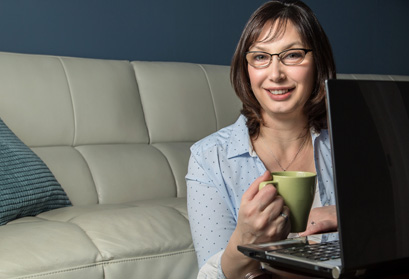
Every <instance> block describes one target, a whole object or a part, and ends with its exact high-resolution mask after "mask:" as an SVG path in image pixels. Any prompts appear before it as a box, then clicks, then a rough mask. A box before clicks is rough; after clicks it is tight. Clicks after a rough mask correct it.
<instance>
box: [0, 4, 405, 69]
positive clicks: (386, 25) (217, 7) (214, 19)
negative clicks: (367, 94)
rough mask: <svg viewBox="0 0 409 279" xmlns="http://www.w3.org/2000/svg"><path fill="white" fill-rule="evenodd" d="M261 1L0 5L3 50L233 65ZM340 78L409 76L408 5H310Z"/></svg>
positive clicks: (1, 45) (0, 33)
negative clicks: (350, 75) (354, 75)
mask: <svg viewBox="0 0 409 279" xmlns="http://www.w3.org/2000/svg"><path fill="white" fill-rule="evenodd" d="M264 2H265V1H261V0H200V1H198V0H156V1H151V0H0V42H1V43H0V51H11V52H22V53H38V54H52V55H63V56H78V57H91V58H106V59H124V60H154V61H158V60H159V61H181V62H195V63H206V64H222V65H229V64H230V61H231V57H232V54H233V52H234V49H235V46H236V44H237V41H238V39H239V37H240V33H241V31H242V29H243V27H244V25H245V23H246V21H247V19H248V18H249V16H250V15H251V13H252V12H253V11H254V10H255V9H256V8H257V7H259V6H260V5H261V4H262V3H264ZM305 2H306V3H307V4H308V5H309V6H310V7H311V8H312V9H313V10H314V11H315V13H316V14H317V16H318V18H319V20H320V21H321V24H322V25H323V27H324V29H325V30H326V32H327V34H328V36H329V38H330V41H331V43H332V46H333V50H334V53H335V59H336V63H337V70H338V72H340V73H370V74H401V75H409V56H408V52H409V51H408V48H409V35H408V34H409V17H408V16H407V13H408V11H409V1H407V0H342V1H338V0H306V1H305Z"/></svg>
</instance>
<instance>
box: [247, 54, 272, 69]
mask: <svg viewBox="0 0 409 279" xmlns="http://www.w3.org/2000/svg"><path fill="white" fill-rule="evenodd" d="M270 58H271V56H270V55H269V54H267V53H264V52H258V51H256V52H249V53H247V55H246V59H247V62H248V63H249V64H250V65H251V66H254V67H265V66H267V65H268V64H269V63H270Z"/></svg>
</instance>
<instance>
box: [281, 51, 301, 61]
mask: <svg viewBox="0 0 409 279" xmlns="http://www.w3.org/2000/svg"><path fill="white" fill-rule="evenodd" d="M302 57H303V54H302V51H290V52H287V53H285V54H284V56H283V58H282V59H286V60H297V59H300V58H302Z"/></svg>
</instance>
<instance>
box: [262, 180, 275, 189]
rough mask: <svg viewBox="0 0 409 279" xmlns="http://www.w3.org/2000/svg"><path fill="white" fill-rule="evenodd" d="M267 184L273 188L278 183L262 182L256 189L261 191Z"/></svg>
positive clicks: (271, 181)
mask: <svg viewBox="0 0 409 279" xmlns="http://www.w3.org/2000/svg"><path fill="white" fill-rule="evenodd" d="M267 184H272V185H273V186H274V187H277V185H278V182H277V181H273V180H269V181H263V182H261V183H260V184H259V185H258V189H259V190H261V189H263V187H264V186H266V185H267Z"/></svg>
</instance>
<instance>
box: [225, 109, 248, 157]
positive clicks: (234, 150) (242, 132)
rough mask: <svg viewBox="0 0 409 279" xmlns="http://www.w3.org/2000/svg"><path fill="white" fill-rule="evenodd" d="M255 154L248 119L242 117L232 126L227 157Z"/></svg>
mask: <svg viewBox="0 0 409 279" xmlns="http://www.w3.org/2000/svg"><path fill="white" fill-rule="evenodd" d="M250 153H254V151H253V148H252V145H251V141H250V135H249V131H248V128H247V125H246V118H245V117H244V115H240V117H239V118H238V119H237V121H236V123H234V124H233V125H232V130H231V134H230V138H229V145H228V150H227V157H228V158H229V159H230V158H233V157H237V156H241V155H243V154H249V155H250Z"/></svg>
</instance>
